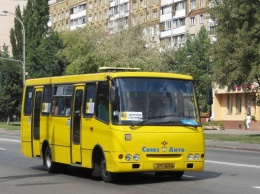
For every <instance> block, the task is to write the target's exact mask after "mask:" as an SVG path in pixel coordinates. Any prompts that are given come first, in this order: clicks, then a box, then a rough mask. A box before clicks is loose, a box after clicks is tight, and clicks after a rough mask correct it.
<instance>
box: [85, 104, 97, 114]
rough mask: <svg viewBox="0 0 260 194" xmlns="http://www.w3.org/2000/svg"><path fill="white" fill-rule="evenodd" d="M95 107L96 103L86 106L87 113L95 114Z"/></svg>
mask: <svg viewBox="0 0 260 194" xmlns="http://www.w3.org/2000/svg"><path fill="white" fill-rule="evenodd" d="M94 105H95V103H94V102H87V105H86V113H91V114H92V113H94Z"/></svg>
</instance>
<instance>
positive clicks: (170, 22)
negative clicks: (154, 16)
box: [165, 20, 172, 30]
mask: <svg viewBox="0 0 260 194" xmlns="http://www.w3.org/2000/svg"><path fill="white" fill-rule="evenodd" d="M171 28H172V21H171V20H170V21H166V22H165V30H169V29H171Z"/></svg>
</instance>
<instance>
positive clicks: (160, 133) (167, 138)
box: [21, 72, 205, 172]
mask: <svg viewBox="0 0 260 194" xmlns="http://www.w3.org/2000/svg"><path fill="white" fill-rule="evenodd" d="M107 76H109V77H112V78H116V77H153V78H154V77H158V78H162V77H163V78H178V79H183V80H192V77H190V76H185V75H177V74H169V73H150V72H149V73H148V72H114V73H113V72H108V73H98V74H88V75H74V76H62V77H52V78H40V79H33V80H27V81H26V85H25V90H26V87H28V86H34V87H35V90H34V93H35V92H37V91H42V90H43V86H44V85H47V84H51V85H53V84H73V85H74V86H75V89H77V88H78V89H82V90H84V85H85V84H86V83H87V82H93V81H105V80H106V78H107ZM84 92H85V91H84ZM24 93H25V91H24ZM24 98H25V97H24ZM24 106H25V102H24V99H23V105H22V116H21V150H22V153H23V154H24V155H25V156H27V157H43V153H42V146H43V144H44V142H48V144H49V145H50V147H51V150H52V154H53V157H52V160H53V161H55V162H59V163H65V164H80V165H81V166H82V167H86V168H93V162H92V153H93V149H94V147H95V146H97V145H98V146H99V147H100V148H101V149H102V151H103V154H104V156H105V159H106V167H107V170H108V171H110V172H145V171H157V169H155V168H154V164H157V163H158V164H160V163H162V164H164V163H173V164H174V170H179V171H202V170H203V168H204V158H200V159H199V160H198V161H188V159H187V156H188V154H190V153H192V154H200V155H201V154H203V155H204V153H205V145H204V133H203V129H202V127H200V126H199V127H197V128H195V127H189V126H135V127H134V129H131V128H130V126H119V125H112V123H111V122H110V123H109V124H106V123H104V122H101V121H100V120H97V119H96V118H95V116H93V117H91V118H89V117H84V116H83V115H81V117H80V134H81V135H80V144H73V142H72V138H71V130H72V127H71V125H68V121H69V120H68V119H71V117H59V116H56V117H54V116H51V115H47V116H46V115H45V116H44V115H40V136H39V137H40V138H39V140H35V139H34V138H33V136H32V118H33V117H34V115H33V113H32V114H31V115H27V116H26V115H24V114H23V113H24ZM110 107H111V105H110ZM126 135H127V136H129V135H130V136H131V140H126V139H125V137H126ZM163 142H165V143H163ZM176 149H178V151H176ZM120 154H122V155H123V158H122V159H120V158H119V155H120ZM126 154H132V155H134V154H139V155H140V160H139V161H137V162H136V161H133V159H132V160H131V161H126V160H125V155H126ZM189 163H192V165H193V167H192V168H187V164H189ZM161 170H163V169H161ZM158 171H160V170H158Z"/></svg>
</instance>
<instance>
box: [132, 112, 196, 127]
mask: <svg viewBox="0 0 260 194" xmlns="http://www.w3.org/2000/svg"><path fill="white" fill-rule="evenodd" d="M171 116H176V115H175V114H171V115H160V116H154V117H146V118H142V119H145V120H142V121H140V122H137V123H133V124H132V125H131V126H130V129H134V126H140V125H142V124H144V123H146V122H147V121H150V120H153V119H161V118H166V117H171ZM163 123H164V124H165V123H175V124H179V125H181V126H191V127H195V128H197V127H198V124H197V123H196V122H195V123H194V120H190V119H188V120H186V119H185V120H179V121H167V122H161V124H163ZM157 124H158V123H157Z"/></svg>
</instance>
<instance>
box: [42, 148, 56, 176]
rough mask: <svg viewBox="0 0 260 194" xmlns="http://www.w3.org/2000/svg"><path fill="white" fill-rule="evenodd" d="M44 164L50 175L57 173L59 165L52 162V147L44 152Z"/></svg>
mask: <svg viewBox="0 0 260 194" xmlns="http://www.w3.org/2000/svg"><path fill="white" fill-rule="evenodd" d="M43 164H44V166H45V167H46V170H47V171H48V172H49V173H53V172H56V170H57V167H58V164H57V163H56V162H53V161H52V153H51V148H50V146H47V147H46V149H45V151H44V157H43Z"/></svg>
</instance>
